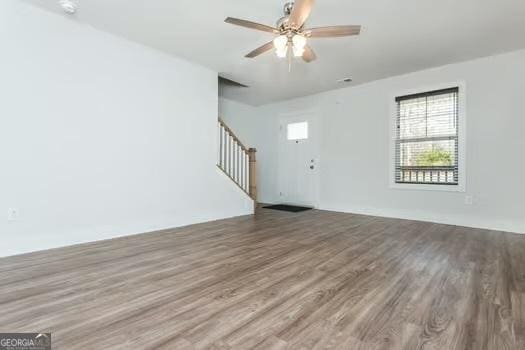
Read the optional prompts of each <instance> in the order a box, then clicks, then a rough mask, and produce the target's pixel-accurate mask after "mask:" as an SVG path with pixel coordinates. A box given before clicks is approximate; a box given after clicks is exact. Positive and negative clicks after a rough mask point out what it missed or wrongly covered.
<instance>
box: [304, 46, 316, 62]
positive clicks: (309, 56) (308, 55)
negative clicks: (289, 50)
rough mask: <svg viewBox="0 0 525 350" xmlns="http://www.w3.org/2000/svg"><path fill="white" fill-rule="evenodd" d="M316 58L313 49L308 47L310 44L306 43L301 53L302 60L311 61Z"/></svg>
mask: <svg viewBox="0 0 525 350" xmlns="http://www.w3.org/2000/svg"><path fill="white" fill-rule="evenodd" d="M316 59H317V56H316V55H315V52H314V50H312V48H311V47H310V45H306V46H305V48H304V53H303V60H304V61H305V62H307V63H310V62H312V61H315V60H316Z"/></svg>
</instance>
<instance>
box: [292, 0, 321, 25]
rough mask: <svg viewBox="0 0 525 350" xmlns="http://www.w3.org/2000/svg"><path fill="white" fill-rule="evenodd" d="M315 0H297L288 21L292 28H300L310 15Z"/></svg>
mask: <svg viewBox="0 0 525 350" xmlns="http://www.w3.org/2000/svg"><path fill="white" fill-rule="evenodd" d="M314 2H315V0H295V4H294V5H293V9H292V13H291V14H290V18H289V19H288V23H289V24H290V26H291V27H292V28H295V29H299V28H301V27H302V26H303V24H304V22H306V20H307V19H308V16H310V12H312V8H313V6H314Z"/></svg>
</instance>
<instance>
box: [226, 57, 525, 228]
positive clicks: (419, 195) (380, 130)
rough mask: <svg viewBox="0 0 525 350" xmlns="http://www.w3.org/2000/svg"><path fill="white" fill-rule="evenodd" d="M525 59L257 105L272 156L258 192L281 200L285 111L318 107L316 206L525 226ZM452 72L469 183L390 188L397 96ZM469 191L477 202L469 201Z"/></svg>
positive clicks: (262, 149)
mask: <svg viewBox="0 0 525 350" xmlns="http://www.w3.org/2000/svg"><path fill="white" fill-rule="evenodd" d="M523 62H525V51H524V50H522V51H517V52H514V53H508V54H504V55H499V56H494V57H487V58H483V59H478V60H474V61H469V62H464V63H458V64H453V65H448V66H444V67H440V68H436V69H430V70H426V71H421V72H416V73H412V74H408V75H404V76H398V77H393V78H389V79H385V80H380V81H375V82H372V83H368V84H364V85H360V86H356V87H350V88H346V89H341V90H336V91H330V92H327V93H322V94H317V95H313V96H309V97H305V98H300V99H295V100H290V101H285V102H282V103H277V104H272V105H266V106H262V107H259V108H257V110H256V111H255V112H254V114H253V116H252V118H256V119H258V122H257V123H253V125H254V128H256V130H257V134H256V137H255V138H254V142H255V143H258V151H259V152H258V153H259V155H260V156H261V157H263V158H265V159H266V164H265V166H264V167H263V169H260V174H259V180H260V181H261V182H262V183H264V184H265V186H261V188H260V189H261V192H260V193H259V198H260V199H261V200H262V201H266V202H278V201H279V198H278V188H277V186H276V184H277V170H276V169H277V167H278V162H277V159H278V157H277V156H276V154H277V144H278V142H277V135H278V134H277V133H278V119H279V116H280V115H281V114H282V113H289V112H293V111H308V110H313V111H314V112H316V113H318V114H319V118H320V121H321V122H320V123H321V135H322V141H321V170H320V171H321V176H320V189H321V190H320V192H321V193H320V205H319V207H320V208H322V209H330V210H337V211H347V212H356V213H365V214H373V215H381V216H392V217H400V218H410V219H420V220H428V221H434V222H443V223H450V224H458V225H465V226H472V227H484V228H493V229H500V230H508V231H513V232H520V233H525V185H524V182H523V181H524V179H525V161H524V160H523V158H524V156H523V151H524V150H525V137H523V132H524V130H525V118H524V114H523V101H524V100H525V64H524V63H523ZM455 81H464V82H465V83H466V113H467V159H466V167H467V171H466V176H467V179H466V187H467V192H466V193H454V192H436V191H412V190H409V191H407V190H395V189H391V188H390V186H389V176H390V174H391V171H392V169H390V162H389V154H390V153H389V147H390V142H389V127H390V121H391V118H393V116H392V113H391V104H392V96H393V95H395V94H396V93H397V92H400V91H405V90H411V89H417V88H425V87H429V86H436V85H440V84H444V83H449V82H455ZM231 126H232V128H234V129H239V130H238V132H239V134H240V135H241V136H242V135H246V136H249V135H251V134H253V131H251V133H250V131H247V130H244V129H245V128H249V127H246V126H243V125H241V124H239V125H235V124H234V125H231ZM248 142H250V140H248ZM467 194H468V195H472V196H473V199H474V203H473V205H465V204H464V202H465V201H464V199H465V195H467Z"/></svg>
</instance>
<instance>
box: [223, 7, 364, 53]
mask: <svg viewBox="0 0 525 350" xmlns="http://www.w3.org/2000/svg"><path fill="white" fill-rule="evenodd" d="M313 5H314V0H295V2H288V3H286V5H284V17H282V18H281V19H279V20H278V21H277V24H276V26H275V27H271V26H267V25H264V24H259V23H255V22H251V21H246V20H243V19H238V18H232V17H228V18H226V19H225V22H226V23H230V24H234V25H238V26H241V27H246V28H250V29H255V30H259V31H263V32H267V33H272V34H275V35H278V36H277V37H276V38H275V39H274V40H273V41H270V42H269V43H266V44H264V45H263V46H261V47H259V48H257V49H255V50H253V51H252V52H250V53H249V54H247V55H246V56H245V57H248V58H255V57H257V56H259V55H261V54H263V53H265V52H267V51H269V50H271V49H272V48H275V50H276V51H275V53H276V54H277V56H278V57H280V58H286V57H289V58H291V57H292V54H293V56H295V57H302V58H303V60H304V61H305V62H308V63H309V62H312V61H314V60H315V59H316V58H317V56H316V55H315V52H314V51H313V50H312V48H311V47H310V45H308V39H310V38H332V37H343V36H351V35H359V33H360V32H361V26H357V25H346V26H330V27H320V28H310V29H306V28H304V24H305V22H306V20H307V19H308V17H309V16H310V13H311V11H312V8H313Z"/></svg>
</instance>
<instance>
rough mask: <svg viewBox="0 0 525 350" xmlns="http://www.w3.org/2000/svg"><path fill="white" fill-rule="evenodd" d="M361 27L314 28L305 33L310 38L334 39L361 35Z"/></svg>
mask: <svg viewBox="0 0 525 350" xmlns="http://www.w3.org/2000/svg"><path fill="white" fill-rule="evenodd" d="M359 33H361V26H331V27H321V28H312V29H308V30H306V31H305V32H304V34H305V35H306V36H307V37H310V38H334V37H341V36H351V35H359Z"/></svg>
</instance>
